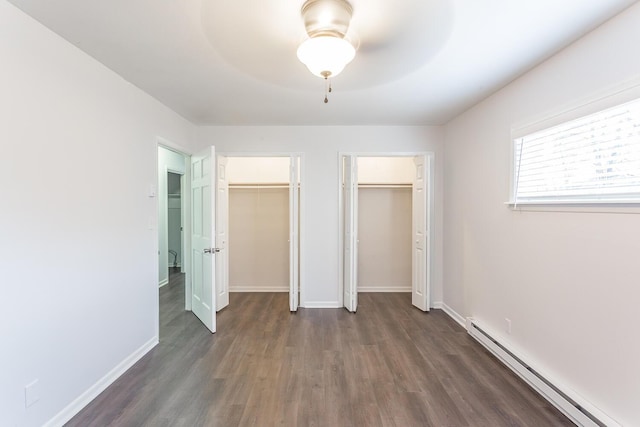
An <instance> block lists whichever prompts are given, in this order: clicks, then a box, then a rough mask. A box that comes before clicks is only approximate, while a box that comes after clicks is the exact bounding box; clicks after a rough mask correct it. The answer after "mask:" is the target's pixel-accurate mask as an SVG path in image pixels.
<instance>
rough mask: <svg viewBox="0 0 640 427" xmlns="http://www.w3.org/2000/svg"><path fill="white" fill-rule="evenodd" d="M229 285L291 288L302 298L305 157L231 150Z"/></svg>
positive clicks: (293, 303) (293, 300)
mask: <svg viewBox="0 0 640 427" xmlns="http://www.w3.org/2000/svg"><path fill="white" fill-rule="evenodd" d="M224 157H225V162H226V173H227V181H228V211H227V216H228V242H227V248H228V269H227V270H228V290H229V292H230V293H234V292H287V293H289V302H290V304H289V306H290V307H289V308H290V311H296V310H297V308H298V306H299V301H300V292H301V286H300V206H301V204H300V198H301V185H300V184H301V182H300V181H301V180H300V170H301V157H300V156H297V155H286V156H284V155H280V156H279V155H258V156H256V155H255V154H251V155H242V156H239V155H235V154H228V155H225V156H224Z"/></svg>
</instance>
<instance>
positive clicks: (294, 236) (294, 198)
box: [289, 156, 300, 311]
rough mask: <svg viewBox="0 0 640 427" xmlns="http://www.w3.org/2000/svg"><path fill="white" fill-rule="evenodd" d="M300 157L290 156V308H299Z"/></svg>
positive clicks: (293, 309) (295, 309) (292, 309)
mask: <svg viewBox="0 0 640 427" xmlns="http://www.w3.org/2000/svg"><path fill="white" fill-rule="evenodd" d="M299 159H300V158H299V157H298V156H291V157H290V166H289V310H291V311H297V310H298V290H299V289H298V288H299V279H300V278H299V255H300V253H299V243H298V242H299V233H298V230H299V222H298V221H299V212H300V210H299V204H300V192H299V188H300V187H299V182H300V180H299V179H298V173H299V172H298V171H299V164H298V162H299Z"/></svg>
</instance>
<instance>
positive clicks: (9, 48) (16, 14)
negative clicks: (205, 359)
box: [0, 1, 194, 426]
mask: <svg viewBox="0 0 640 427" xmlns="http://www.w3.org/2000/svg"><path fill="white" fill-rule="evenodd" d="M0 58H2V66H0V93H1V94H2V96H0V144H1V147H2V155H1V156H0V180H1V181H2V182H3V183H12V184H11V185H4V186H3V197H2V201H3V202H2V203H3V205H2V209H0V216H1V217H2V219H1V220H0V236H2V237H1V238H0V262H1V263H2V264H1V265H2V271H3V275H4V277H3V280H2V281H3V285H2V286H1V291H0V336H1V337H2V350H1V351H0V359H1V365H2V369H0V425H3V426H15V425H18V426H41V425H43V424H44V423H45V422H47V421H48V420H50V419H52V418H53V417H54V416H56V414H58V413H60V411H62V410H63V409H64V408H65V407H67V405H69V404H70V403H71V402H72V401H73V400H74V399H76V398H78V397H79V396H80V395H81V394H82V393H84V392H85V391H87V390H88V389H89V388H90V387H92V386H93V385H94V384H96V382H97V381H98V380H100V379H101V378H103V377H104V376H105V375H106V374H107V373H109V372H110V371H111V370H112V369H114V368H115V367H117V366H118V365H119V364H121V363H122V362H123V361H124V360H125V359H126V358H127V357H129V356H130V355H132V354H134V353H135V352H136V351H138V350H139V349H143V351H144V349H147V348H149V347H150V346H152V345H154V344H155V342H156V341H157V328H158V324H157V310H158V302H157V298H158V289H157V271H158V266H157V259H158V257H157V251H158V248H157V231H156V229H155V221H156V215H157V206H156V199H154V198H150V197H149V192H150V187H151V186H153V185H155V183H156V171H157V165H156V143H157V140H156V137H158V136H162V137H165V138H167V139H168V140H171V141H174V142H176V143H181V144H189V143H190V141H191V139H192V137H193V131H194V127H193V126H192V125H191V124H189V123H188V122H186V121H185V120H183V119H182V118H180V117H179V116H177V115H176V114H175V113H173V112H171V111H170V110H168V109H167V108H165V107H164V106H162V105H161V104H159V103H158V102H157V101H156V100H154V99H153V98H151V97H149V96H148V95H146V94H144V93H142V92H141V91H140V90H139V89H137V88H135V87H134V86H132V85H131V84H129V83H127V82H126V81H124V80H123V79H122V78H120V77H119V76H117V75H115V74H114V73H113V72H112V71H110V70H109V69H107V68H106V67H104V66H103V65H101V64H99V63H97V62H96V61H95V60H94V59H92V58H91V57H89V56H88V55H86V54H84V53H82V52H80V51H79V50H78V49H77V48H75V47H73V46H72V45H70V44H69V43H67V42H66V41H64V40H63V39H61V38H60V37H59V36H57V35H55V34H53V33H52V32H50V31H49V30H48V29H46V28H45V27H43V26H42V25H41V24H39V23H37V22H36V21H34V20H33V19H32V18H30V17H28V16H26V15H25V14H24V13H22V12H21V11H19V10H18V9H16V8H15V7H14V6H12V5H10V4H9V3H7V2H5V1H0ZM115 207H126V210H125V211H121V210H119V212H122V214H114V208H115ZM150 223H151V225H152V226H153V227H152V229H149V224H150ZM35 379H39V383H38V384H39V386H38V388H39V390H38V393H39V395H40V400H39V401H38V402H37V403H35V404H34V405H33V406H31V407H30V408H29V409H25V405H24V387H25V385H26V384H27V383H29V382H31V381H33V380H35ZM58 421H61V419H58Z"/></svg>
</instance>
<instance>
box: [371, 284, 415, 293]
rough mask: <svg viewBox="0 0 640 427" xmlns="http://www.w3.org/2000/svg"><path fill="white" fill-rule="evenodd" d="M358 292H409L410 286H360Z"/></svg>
mask: <svg viewBox="0 0 640 427" xmlns="http://www.w3.org/2000/svg"><path fill="white" fill-rule="evenodd" d="M358 292H411V286H360V285H358Z"/></svg>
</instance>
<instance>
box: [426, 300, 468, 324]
mask: <svg viewBox="0 0 640 427" xmlns="http://www.w3.org/2000/svg"><path fill="white" fill-rule="evenodd" d="M432 307H433V308H435V309H439V310H442V311H444V312H445V313H447V315H448V316H449V317H451V318H452V319H453V320H455V322H456V323H457V324H459V325H460V326H462V327H463V328H464V329H467V325H466V321H465V318H464V317H462V316H461V315H460V313H458V312H457V311H455V310H454V309H453V308H451V307H449V306H448V305H447V304H445V303H444V302H442V301H436V302H434V303H433V304H432Z"/></svg>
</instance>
